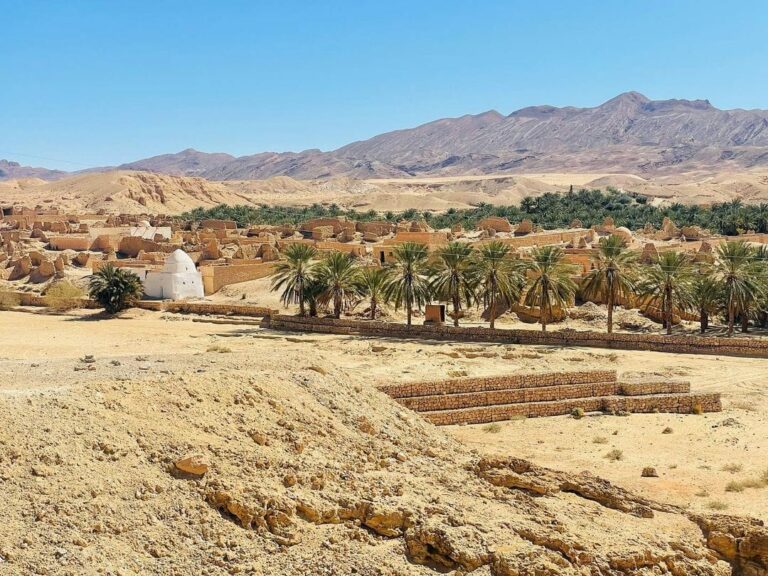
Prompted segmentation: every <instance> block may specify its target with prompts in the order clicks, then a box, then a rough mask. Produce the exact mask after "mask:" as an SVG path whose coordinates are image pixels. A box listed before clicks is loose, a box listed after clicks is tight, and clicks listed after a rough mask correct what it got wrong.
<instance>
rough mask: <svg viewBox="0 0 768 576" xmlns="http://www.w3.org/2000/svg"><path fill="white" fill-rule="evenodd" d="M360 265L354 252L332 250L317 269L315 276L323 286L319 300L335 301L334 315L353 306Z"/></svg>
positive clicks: (336, 315)
mask: <svg viewBox="0 0 768 576" xmlns="http://www.w3.org/2000/svg"><path fill="white" fill-rule="evenodd" d="M359 276H360V267H359V265H358V263H357V260H356V259H355V257H354V256H352V254H345V253H343V252H337V251H333V252H330V253H329V254H328V255H327V256H326V257H325V258H324V259H323V260H322V261H321V262H320V263H319V264H318V265H317V268H316V269H315V278H316V279H317V282H318V283H319V284H320V285H321V286H322V287H323V290H322V292H321V293H320V297H319V298H318V302H319V303H321V304H328V303H330V302H333V317H334V318H340V317H341V312H342V310H348V309H349V308H351V307H352V305H353V304H354V302H355V300H356V299H357V295H358V279H359Z"/></svg>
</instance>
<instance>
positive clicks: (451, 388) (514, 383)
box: [379, 370, 616, 398]
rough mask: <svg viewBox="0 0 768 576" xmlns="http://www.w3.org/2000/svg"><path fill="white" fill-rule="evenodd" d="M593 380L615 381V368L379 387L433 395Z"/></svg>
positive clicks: (395, 394) (396, 394)
mask: <svg viewBox="0 0 768 576" xmlns="http://www.w3.org/2000/svg"><path fill="white" fill-rule="evenodd" d="M591 382H612V383H614V384H615V383H616V371H615V370H592V371H581V372H546V373H542V374H505V375H503V376H490V377H482V378H452V379H448V380H432V381H428V382H407V383H405V384H387V385H384V386H379V389H380V390H382V391H383V392H386V393H387V395H389V396H391V397H392V398H406V397H414V396H430V395H434V394H465V393H468V392H480V391H489V390H512V389H520V388H538V387H546V386H556V385H572V384H589V383H591Z"/></svg>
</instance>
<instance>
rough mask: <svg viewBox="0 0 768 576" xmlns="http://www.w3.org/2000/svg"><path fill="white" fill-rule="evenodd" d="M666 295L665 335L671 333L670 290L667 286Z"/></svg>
mask: <svg viewBox="0 0 768 576" xmlns="http://www.w3.org/2000/svg"><path fill="white" fill-rule="evenodd" d="M666 290H667V297H666V302H665V307H666V309H667V310H666V316H667V336H671V335H672V311H673V309H672V291H671V290H670V289H669V288H667V289H666Z"/></svg>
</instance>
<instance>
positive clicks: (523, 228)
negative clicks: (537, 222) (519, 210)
mask: <svg viewBox="0 0 768 576" xmlns="http://www.w3.org/2000/svg"><path fill="white" fill-rule="evenodd" d="M531 232H533V222H531V221H530V220H529V219H527V218H526V219H525V220H523V221H522V222H520V224H518V225H517V228H515V236H523V235H524V234H530V233H531Z"/></svg>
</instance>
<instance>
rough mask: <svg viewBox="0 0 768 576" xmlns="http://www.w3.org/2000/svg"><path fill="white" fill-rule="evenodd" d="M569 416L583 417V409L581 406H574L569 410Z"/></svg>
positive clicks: (579, 418) (577, 418)
mask: <svg viewBox="0 0 768 576" xmlns="http://www.w3.org/2000/svg"><path fill="white" fill-rule="evenodd" d="M571 418H574V419H575V420H581V419H582V418H584V409H583V408H574V409H573V410H571Z"/></svg>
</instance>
